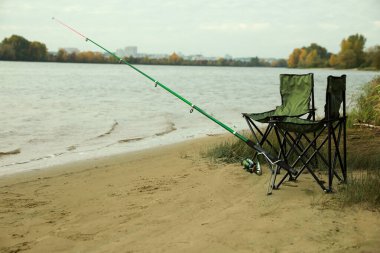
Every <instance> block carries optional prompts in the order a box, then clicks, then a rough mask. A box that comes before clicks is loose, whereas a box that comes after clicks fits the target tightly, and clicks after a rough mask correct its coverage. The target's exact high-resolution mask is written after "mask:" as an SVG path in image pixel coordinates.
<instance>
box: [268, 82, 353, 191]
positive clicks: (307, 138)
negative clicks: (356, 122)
mask: <svg viewBox="0 0 380 253" xmlns="http://www.w3.org/2000/svg"><path fill="white" fill-rule="evenodd" d="M345 91H346V76H345V75H342V76H339V77H335V76H329V77H328V78H327V89H326V104H325V117H324V118H323V119H322V120H310V119H302V118H297V117H285V118H282V119H281V121H275V124H274V125H273V129H274V130H275V133H276V136H277V139H278V141H279V142H282V143H286V144H287V145H280V153H279V156H280V157H282V158H283V159H284V160H285V161H287V163H288V164H289V165H290V166H291V167H292V168H293V169H295V170H297V171H298V174H297V175H296V176H295V177H293V176H291V175H289V174H288V173H286V174H285V175H284V176H283V177H282V179H281V180H280V181H279V182H278V183H277V184H276V182H275V181H276V177H277V173H276V172H275V173H272V180H271V182H272V186H271V187H272V188H275V189H276V188H279V187H280V185H281V184H282V183H283V182H284V180H285V179H286V178H287V177H288V176H289V178H290V179H291V180H293V179H297V178H298V177H299V176H300V175H301V174H302V173H303V171H304V170H305V169H307V170H308V172H309V173H310V174H311V175H312V176H313V178H314V179H315V181H316V182H317V183H318V184H319V186H320V187H321V188H322V189H323V190H324V191H326V192H331V191H332V183H333V178H334V177H336V178H337V179H338V180H339V181H340V182H345V181H346V180H347V165H346V153H347V149H346V97H345ZM341 107H342V114H341V113H340V108H341ZM326 145H327V149H326ZM315 157H318V161H319V160H320V161H321V162H320V163H318V166H317V167H318V168H317V167H316V166H315V164H313V163H311V161H312V160H313V159H314V158H315ZM323 167H325V168H327V170H325V171H323ZM339 168H340V169H339ZM276 169H278V167H277V168H276ZM317 170H318V175H317V173H316V171H317ZM326 172H327V180H328V185H327V186H325V180H323V174H324V173H325V174H326Z"/></svg>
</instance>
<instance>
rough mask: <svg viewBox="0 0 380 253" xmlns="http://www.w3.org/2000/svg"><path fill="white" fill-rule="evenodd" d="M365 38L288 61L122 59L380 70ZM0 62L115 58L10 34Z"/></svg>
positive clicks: (308, 50)
mask: <svg viewBox="0 0 380 253" xmlns="http://www.w3.org/2000/svg"><path fill="white" fill-rule="evenodd" d="M365 42H366V39H365V37H364V36H363V35H360V34H355V35H351V36H349V37H348V38H347V39H343V40H342V42H341V49H340V51H339V53H337V54H333V53H330V52H328V51H327V49H326V48H324V47H322V46H320V45H318V44H316V43H312V44H311V45H310V46H308V47H302V48H295V49H294V50H293V52H292V53H291V54H290V56H289V58H288V59H287V60H286V59H279V60H273V61H266V60H263V59H260V58H258V57H252V58H249V59H248V60H238V59H225V58H218V59H216V60H207V59H195V60H190V59H184V58H183V57H181V56H179V55H178V54H176V53H172V54H171V55H169V56H168V57H163V58H159V59H156V58H150V57H147V56H144V57H125V58H124V59H125V60H126V61H128V62H129V63H131V64H152V65H192V66H193V65H195V66H237V67H290V68H325V67H333V68H342V69H346V68H372V69H380V45H376V46H374V47H371V48H368V49H366V50H365V47H364V46H365ZM0 60H5V61H50V62H74V63H117V60H116V59H114V57H110V56H109V55H107V54H102V53H99V52H93V51H85V52H67V51H66V50H65V49H62V48H61V49H59V50H58V52H57V53H51V52H48V50H47V47H46V45H45V44H44V43H41V42H38V41H29V40H27V39H25V38H24V37H22V36H19V35H12V36H10V37H9V38H5V39H4V40H3V41H2V42H1V43H0Z"/></svg>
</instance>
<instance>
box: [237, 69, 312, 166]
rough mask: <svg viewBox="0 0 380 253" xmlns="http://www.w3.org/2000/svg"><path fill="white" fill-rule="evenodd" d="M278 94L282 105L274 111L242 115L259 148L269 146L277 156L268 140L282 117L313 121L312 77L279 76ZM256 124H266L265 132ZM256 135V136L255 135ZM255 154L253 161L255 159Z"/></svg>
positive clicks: (310, 74) (307, 75)
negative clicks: (303, 118) (302, 117)
mask: <svg viewBox="0 0 380 253" xmlns="http://www.w3.org/2000/svg"><path fill="white" fill-rule="evenodd" d="M280 94H281V100H282V104H281V106H277V107H276V109H274V110H271V111H267V112H262V113H243V117H244V118H245V120H246V121H247V124H248V126H249V129H250V130H251V132H252V135H253V136H254V137H255V139H256V141H257V143H258V144H259V145H260V146H263V145H264V144H265V145H269V148H270V149H271V150H272V151H273V150H274V151H275V152H274V153H275V154H276V155H277V154H278V150H276V148H275V146H274V145H273V144H272V143H271V142H270V140H269V139H268V137H269V135H270V133H271V132H272V130H273V127H274V125H275V123H276V122H277V121H279V120H281V118H283V117H301V116H304V115H305V117H306V118H307V119H312V120H314V119H315V108H314V77H313V74H312V73H309V74H302V75H297V74H281V75H280ZM257 123H267V126H266V128H265V131H262V130H261V129H260V128H259V126H258V124H257ZM256 133H257V134H256ZM256 156H257V153H255V155H254V157H253V159H255V158H256Z"/></svg>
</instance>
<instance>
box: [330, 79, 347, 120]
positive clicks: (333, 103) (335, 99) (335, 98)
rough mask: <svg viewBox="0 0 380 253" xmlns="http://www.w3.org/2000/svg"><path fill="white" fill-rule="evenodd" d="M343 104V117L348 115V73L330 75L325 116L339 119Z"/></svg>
mask: <svg viewBox="0 0 380 253" xmlns="http://www.w3.org/2000/svg"><path fill="white" fill-rule="evenodd" d="M342 104H343V117H345V116H346V75H342V76H328V77H327V89H326V105H325V118H326V119H330V120H333V119H338V118H339V115H340V113H339V111H340V107H341V105H342Z"/></svg>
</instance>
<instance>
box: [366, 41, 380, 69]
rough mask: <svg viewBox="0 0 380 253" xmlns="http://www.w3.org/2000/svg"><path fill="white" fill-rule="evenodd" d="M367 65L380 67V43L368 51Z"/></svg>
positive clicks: (375, 67)
mask: <svg viewBox="0 0 380 253" xmlns="http://www.w3.org/2000/svg"><path fill="white" fill-rule="evenodd" d="M365 58H366V63H365V66H366V67H370V68H374V69H380V45H376V46H374V47H371V48H369V49H368V50H367V51H366V57H365Z"/></svg>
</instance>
